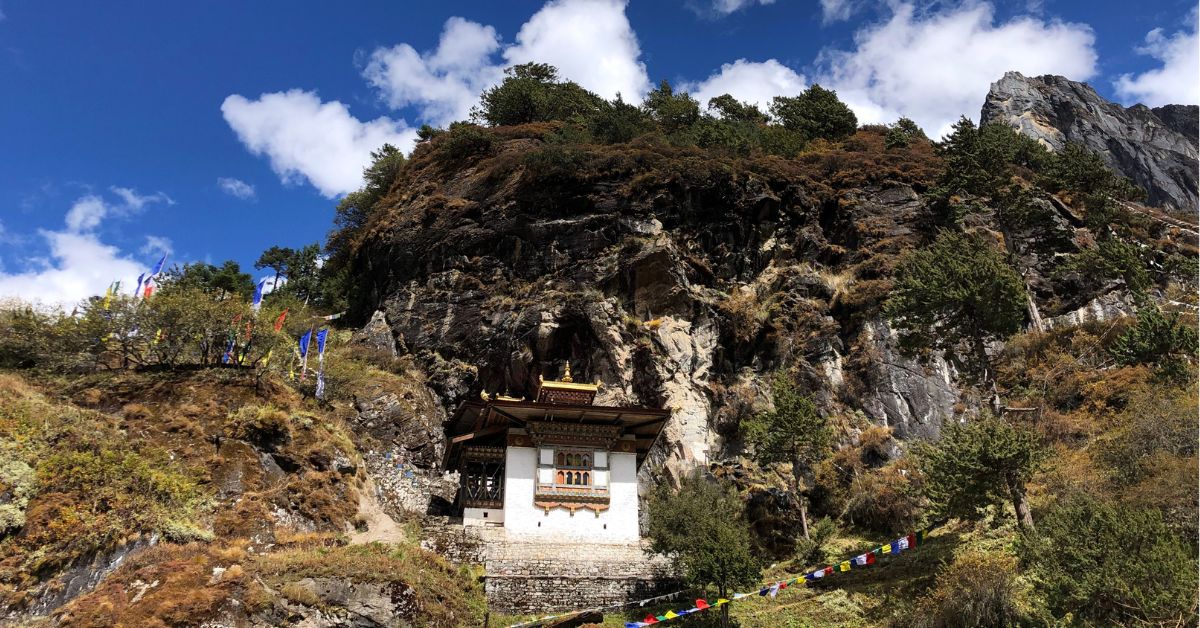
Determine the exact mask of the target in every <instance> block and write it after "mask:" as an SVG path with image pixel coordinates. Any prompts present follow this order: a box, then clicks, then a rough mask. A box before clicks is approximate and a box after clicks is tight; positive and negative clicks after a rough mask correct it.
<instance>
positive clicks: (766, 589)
mask: <svg viewBox="0 0 1200 628" xmlns="http://www.w3.org/2000/svg"><path fill="white" fill-rule="evenodd" d="M770 592H771V588H770V587H763V588H761V589H759V590H758V595H759V596H760V597H762V596H766V594H768V593H770Z"/></svg>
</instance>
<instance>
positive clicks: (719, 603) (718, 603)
mask: <svg viewBox="0 0 1200 628" xmlns="http://www.w3.org/2000/svg"><path fill="white" fill-rule="evenodd" d="M728 603H729V600H727V599H725V598H723V597H719V598H717V606H720V605H722V604H728Z"/></svg>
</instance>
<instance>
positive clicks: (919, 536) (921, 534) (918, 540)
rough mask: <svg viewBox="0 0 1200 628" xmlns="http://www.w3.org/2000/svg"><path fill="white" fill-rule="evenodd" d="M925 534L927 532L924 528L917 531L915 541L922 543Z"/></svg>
mask: <svg viewBox="0 0 1200 628" xmlns="http://www.w3.org/2000/svg"><path fill="white" fill-rule="evenodd" d="M926 534H927V532H926V531H925V530H921V531H919V532H917V543H922V544H923V543H925V535H926Z"/></svg>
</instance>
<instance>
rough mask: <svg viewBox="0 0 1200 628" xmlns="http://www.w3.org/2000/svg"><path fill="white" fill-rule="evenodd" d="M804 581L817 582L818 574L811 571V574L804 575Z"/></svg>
mask: <svg viewBox="0 0 1200 628" xmlns="http://www.w3.org/2000/svg"><path fill="white" fill-rule="evenodd" d="M822 575H824V574H822ZM804 579H805V580H809V581H812V580H816V579H817V574H816V572H811V571H810V572H809V573H806V574H804Z"/></svg>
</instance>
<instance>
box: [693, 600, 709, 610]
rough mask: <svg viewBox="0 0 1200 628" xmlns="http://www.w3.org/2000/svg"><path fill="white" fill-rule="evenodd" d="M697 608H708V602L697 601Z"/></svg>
mask: <svg viewBox="0 0 1200 628" xmlns="http://www.w3.org/2000/svg"><path fill="white" fill-rule="evenodd" d="M696 608H699V609H705V608H708V602H705V601H704V600H696Z"/></svg>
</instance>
